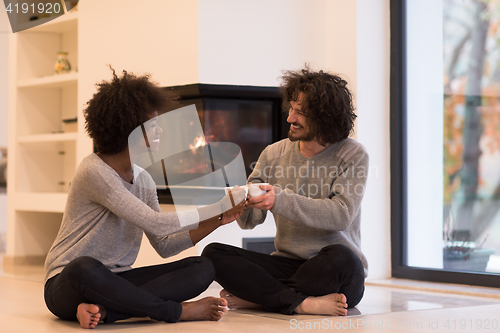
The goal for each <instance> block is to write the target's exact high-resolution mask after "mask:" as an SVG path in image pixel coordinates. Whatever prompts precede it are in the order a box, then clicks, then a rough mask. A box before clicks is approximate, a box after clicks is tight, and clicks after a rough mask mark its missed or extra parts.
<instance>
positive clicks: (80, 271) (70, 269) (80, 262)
mask: <svg viewBox="0 0 500 333" xmlns="http://www.w3.org/2000/svg"><path fill="white" fill-rule="evenodd" d="M103 266H104V265H103V264H102V263H101V262H100V261H99V260H97V259H94V258H92V257H85V256H84V257H78V258H76V259H73V260H72V261H71V262H70V263H69V264H67V265H66V267H65V268H64V270H63V273H64V274H65V275H66V276H67V277H68V279H70V280H82V279H85V278H87V277H89V276H92V275H93V274H94V272H95V271H96V270H98V269H99V268H101V267H103Z"/></svg>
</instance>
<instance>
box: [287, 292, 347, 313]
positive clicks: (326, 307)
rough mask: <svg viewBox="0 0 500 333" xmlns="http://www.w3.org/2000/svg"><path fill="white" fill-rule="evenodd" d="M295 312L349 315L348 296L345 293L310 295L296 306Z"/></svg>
mask: <svg viewBox="0 0 500 333" xmlns="http://www.w3.org/2000/svg"><path fill="white" fill-rule="evenodd" d="M295 312H297V313H299V314H317V315H329V316H345V315H347V298H346V297H345V295H344V294H328V295H325V296H318V297H313V296H309V297H307V298H306V299H305V300H304V301H303V302H302V303H300V304H299V306H297V307H296V308H295Z"/></svg>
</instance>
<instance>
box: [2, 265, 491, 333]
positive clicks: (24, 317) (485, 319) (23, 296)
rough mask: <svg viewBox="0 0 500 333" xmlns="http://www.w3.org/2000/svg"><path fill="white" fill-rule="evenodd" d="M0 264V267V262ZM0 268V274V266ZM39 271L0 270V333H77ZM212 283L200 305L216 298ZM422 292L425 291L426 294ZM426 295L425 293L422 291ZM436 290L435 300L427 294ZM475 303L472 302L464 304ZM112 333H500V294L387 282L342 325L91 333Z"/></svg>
mask: <svg viewBox="0 0 500 333" xmlns="http://www.w3.org/2000/svg"><path fill="white" fill-rule="evenodd" d="M0 261H1V260H0ZM0 267H2V265H1V262H0ZM42 280H43V271H42V268H41V267H33V266H31V267H15V268H12V267H11V268H9V269H4V270H1V269H0V332H2V333H11V332H12V333H13V332H29V333H33V332H36V333H44V332H72V331H75V332H81V331H82V329H81V328H80V327H79V325H78V323H76V322H67V321H62V320H59V319H57V318H56V317H54V316H53V315H52V314H51V313H50V312H49V311H48V310H47V308H46V307H45V303H44V301H43V283H42ZM219 290H220V286H218V285H217V284H216V283H214V284H212V286H211V287H210V288H209V289H208V290H207V291H205V292H204V293H203V294H202V295H200V297H204V296H209V295H210V296H217V295H218V292H219ZM426 290H427V291H426ZM429 290H431V291H429ZM432 290H440V291H441V292H433V291H432ZM470 295H476V296H470ZM96 330H98V331H114V330H119V331H120V332H145V331H147V332H148V333H154V332H166V331H168V332H183V333H191V332H193V333H194V332H207V333H210V332H227V333H234V332H252V333H255V332H294V331H307V332H310V331H325V332H326V331H342V332H348V331H353V332H383V331H391V330H394V331H398V332H495V331H497V332H498V331H500V291H499V290H497V289H489V288H467V287H458V286H447V285H437V284H421V283H415V282H412V281H402V282H398V281H395V280H388V281H378V282H371V283H369V284H368V285H367V287H366V292H365V297H364V298H363V300H362V301H361V303H360V304H359V305H358V306H357V307H356V308H354V309H350V310H349V314H348V316H347V317H344V318H338V317H325V316H303V315H294V316H284V315H280V314H275V313H266V312H262V311H243V310H232V311H228V312H227V313H226V314H225V315H224V317H223V318H222V320H221V321H219V322H182V323H176V324H166V323H160V322H154V321H151V320H144V319H135V320H128V321H124V322H119V323H114V324H109V325H99V326H98V327H97V328H96Z"/></svg>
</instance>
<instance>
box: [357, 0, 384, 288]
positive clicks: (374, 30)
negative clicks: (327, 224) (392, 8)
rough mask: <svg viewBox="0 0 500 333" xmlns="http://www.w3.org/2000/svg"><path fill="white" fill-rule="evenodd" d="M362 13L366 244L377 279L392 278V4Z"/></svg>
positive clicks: (361, 2) (369, 1)
mask: <svg viewBox="0 0 500 333" xmlns="http://www.w3.org/2000/svg"><path fill="white" fill-rule="evenodd" d="M357 13H358V16H357V22H358V24H357V58H356V59H357V107H358V128H357V133H358V136H357V139H358V140H359V141H360V142H361V143H362V144H363V145H364V146H365V147H366V149H367V150H368V153H369V155H370V173H369V177H368V183H367V189H366V193H365V197H364V199H363V205H362V208H361V209H362V217H361V239H362V250H363V252H364V253H365V255H366V257H367V260H368V264H369V276H368V278H369V279H372V280H373V279H382V278H388V277H390V276H391V238H390V151H389V60H390V57H389V47H390V45H389V41H390V39H389V38H390V36H389V0H358V7H357Z"/></svg>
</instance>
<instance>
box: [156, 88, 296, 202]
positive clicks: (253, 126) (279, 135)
mask: <svg viewBox="0 0 500 333" xmlns="http://www.w3.org/2000/svg"><path fill="white" fill-rule="evenodd" d="M165 89H169V90H171V91H173V92H174V93H176V94H177V95H178V96H179V97H180V99H179V102H180V105H181V106H187V105H192V104H194V105H196V109H197V113H198V117H199V120H200V123H201V127H202V130H203V132H204V141H203V139H202V138H197V139H198V141H197V140H196V139H195V140H194V141H193V143H192V145H190V148H192V153H193V154H191V152H189V151H186V152H184V153H180V154H177V155H176V156H172V157H170V158H169V159H168V160H166V161H165V163H167V165H168V166H169V167H170V175H172V172H174V173H176V174H175V179H183V180H189V179H194V178H198V177H201V176H203V175H205V174H208V173H210V172H212V171H214V168H215V169H217V166H214V165H213V163H212V165H210V163H207V162H206V158H205V156H204V154H203V150H202V149H198V147H200V146H205V145H207V146H208V147H209V148H210V146H212V145H217V143H220V142H229V143H234V144H236V145H237V146H236V145H234V146H236V147H238V146H239V148H240V149H241V155H242V156H243V161H244V168H245V172H246V177H248V175H249V174H250V173H251V171H252V167H253V165H254V164H255V162H256V161H257V159H258V157H259V155H260V153H261V152H262V151H263V150H264V148H265V147H266V146H267V145H269V144H271V143H273V142H276V141H279V140H281V139H283V138H285V137H286V136H287V133H288V128H289V125H288V124H287V123H286V117H285V115H284V114H283V112H281V110H282V108H281V102H282V100H281V95H280V92H279V88H277V87H256V86H233V85H212V84H191V85H185V86H173V87H166V88H165ZM221 149H224V151H226V152H228V153H230V151H231V146H228V147H227V148H224V147H222V148H221ZM200 152H201V153H200ZM205 152H206V150H205ZM205 155H206V154H205ZM186 159H190V163H189V167H188V168H185V167H183V165H186V163H185V161H186ZM196 159H199V161H197V160H196ZM168 166H167V167H168ZM147 171H148V172H149V173H150V174H151V175H152V176H153V178H154V179H155V180H156V179H163V178H167V177H163V174H164V171H165V166H164V167H163V170H162V169H161V167H160V165H159V164H158V163H157V164H156V165H154V166H151V167H150V168H148V169H147ZM168 178H169V179H171V178H170V177H168ZM172 178H174V177H172ZM174 187H175V191H176V192H175V193H176V197H175V198H176V201H175V203H176V204H179V203H181V204H196V205H203V204H210V203H212V202H215V201H216V200H218V199H219V198H220V197H222V195H223V193H224V192H223V188H218V189H217V188H210V187H206V188H200V187H192V188H190V187H189V186H184V187H183V188H182V201H179V191H180V190H179V188H178V187H176V185H175V184H169V183H168V181H165V182H163V183H162V182H157V192H158V198H159V200H160V203H162V204H172V203H173V199H172V190H173V188H174ZM207 192H209V194H208V195H207ZM207 198H208V199H207Z"/></svg>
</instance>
